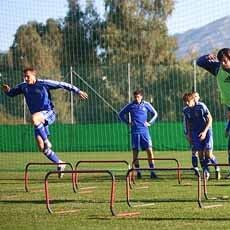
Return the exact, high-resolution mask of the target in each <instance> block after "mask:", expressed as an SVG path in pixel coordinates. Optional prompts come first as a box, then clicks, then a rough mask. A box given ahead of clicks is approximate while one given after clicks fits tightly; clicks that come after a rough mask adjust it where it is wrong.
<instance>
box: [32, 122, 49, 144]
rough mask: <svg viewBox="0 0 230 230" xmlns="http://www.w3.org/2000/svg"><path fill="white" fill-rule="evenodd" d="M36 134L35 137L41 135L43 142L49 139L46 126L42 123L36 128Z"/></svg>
mask: <svg viewBox="0 0 230 230" xmlns="http://www.w3.org/2000/svg"><path fill="white" fill-rule="evenodd" d="M34 133H35V136H38V135H39V136H40V137H41V138H42V140H43V141H45V140H47V139H48V137H47V129H46V128H45V127H44V125H43V124H42V123H40V124H39V125H35V126H34Z"/></svg>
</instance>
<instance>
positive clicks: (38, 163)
mask: <svg viewBox="0 0 230 230" xmlns="http://www.w3.org/2000/svg"><path fill="white" fill-rule="evenodd" d="M63 164H65V165H68V166H69V167H70V168H71V170H73V166H72V164H71V163H68V162H63V163H52V162H44V163H43V162H29V163H28V164H26V167H25V172H24V185H25V191H26V192H29V187H28V183H29V168H30V166H32V165H55V166H57V165H63ZM59 173H60V172H59ZM72 185H73V190H74V191H75V187H74V175H72Z"/></svg>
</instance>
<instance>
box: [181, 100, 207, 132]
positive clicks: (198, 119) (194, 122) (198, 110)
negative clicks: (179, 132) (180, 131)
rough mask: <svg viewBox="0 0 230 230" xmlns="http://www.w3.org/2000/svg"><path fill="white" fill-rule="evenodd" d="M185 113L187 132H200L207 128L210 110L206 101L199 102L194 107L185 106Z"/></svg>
mask: <svg viewBox="0 0 230 230" xmlns="http://www.w3.org/2000/svg"><path fill="white" fill-rule="evenodd" d="M183 113H184V119H185V124H184V125H185V127H184V128H185V134H188V132H189V131H191V132H192V133H195V134H199V133H200V132H202V131H203V130H204V129H205V127H206V125H207V122H208V114H209V110H208V108H207V106H206V105H205V104H204V103H202V102H197V103H196V104H195V106H193V107H189V106H185V107H184V108H183ZM210 129H211V128H210Z"/></svg>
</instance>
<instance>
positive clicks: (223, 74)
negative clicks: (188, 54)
mask: <svg viewBox="0 0 230 230" xmlns="http://www.w3.org/2000/svg"><path fill="white" fill-rule="evenodd" d="M197 65H198V66H200V67H202V68H203V69H205V70H207V71H208V72H209V73H211V74H212V75H213V76H215V77H216V79H217V85H218V89H219V91H220V98H221V103H222V104H224V105H227V108H228V113H227V125H226V129H225V136H226V137H228V163H229V164H230V136H229V135H230V48H223V49H220V50H219V51H218V53H217V55H215V54H206V55H203V56H201V57H199V58H198V59H197ZM225 178H226V179H230V173H229V174H228V175H227V176H226V177H225Z"/></svg>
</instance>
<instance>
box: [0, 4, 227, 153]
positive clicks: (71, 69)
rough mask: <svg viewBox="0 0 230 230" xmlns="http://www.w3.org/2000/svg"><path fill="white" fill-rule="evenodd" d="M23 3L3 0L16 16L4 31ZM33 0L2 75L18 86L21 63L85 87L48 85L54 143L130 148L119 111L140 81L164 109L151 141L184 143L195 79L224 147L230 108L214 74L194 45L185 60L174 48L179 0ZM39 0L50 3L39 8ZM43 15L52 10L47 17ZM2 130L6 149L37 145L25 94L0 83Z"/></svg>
mask: <svg viewBox="0 0 230 230" xmlns="http://www.w3.org/2000/svg"><path fill="white" fill-rule="evenodd" d="M25 2H26V0H25ZM18 4H19V1H16V0H15V1H11V2H10V3H4V8H3V9H4V11H5V14H7V15H8V14H9V15H11V17H12V21H10V20H9V21H6V22H5V23H4V24H5V27H3V30H4V31H5V33H10V32H9V30H8V27H11V26H12V23H13V20H15V19H17V18H14V17H13V12H14V11H15V14H16V15H18V12H17V7H18ZM21 4H22V3H21ZM33 4H34V6H33V8H28V7H25V8H24V9H23V10H21V11H20V14H23V15H30V14H31V12H32V14H33V18H32V19H30V20H27V21H24V22H23V23H21V24H19V25H18V27H17V28H16V30H15V31H14V39H13V41H12V43H11V44H10V45H9V49H7V51H5V52H1V53H0V73H1V84H3V83H7V84H8V85H10V86H15V85H16V84H18V83H20V82H21V81H22V70H23V68H25V67H28V66H33V67H35V68H36V69H37V71H38V74H39V78H42V79H52V80H58V81H65V82H68V83H71V84H73V85H76V86H77V87H79V88H80V89H82V90H84V91H86V92H87V93H88V94H89V99H88V100H87V101H81V100H80V99H79V97H77V95H74V94H71V93H69V92H66V91H63V90H55V91H52V92H51V94H52V98H53V102H54V105H55V110H56V111H57V114H58V116H57V121H56V123H55V124H54V125H52V126H51V138H52V142H53V143H54V146H55V149H57V151H59V152H60V151H61V152H74V151H127V150H129V149H130V141H129V140H130V138H129V135H130V133H129V129H128V127H126V125H125V124H122V123H121V122H120V121H119V119H118V116H117V112H118V111H120V109H121V108H122V107H123V106H124V105H126V104H127V103H128V102H130V100H132V93H133V91H134V90H135V89H137V88H142V89H143V90H144V99H145V100H147V101H149V102H151V103H152V105H153V106H154V108H155V109H156V110H157V112H158V119H157V121H156V123H155V124H154V125H153V126H152V127H151V128H150V132H151V135H152V139H153V141H154V148H155V149H156V150H174V151H181V150H188V144H187V142H186V140H185V138H184V134H183V126H182V109H183V106H184V105H183V102H182V96H183V94H184V93H185V92H190V91H191V90H192V88H194V86H195V87H196V90H197V91H198V92H199V93H200V96H201V99H202V101H204V102H205V103H206V104H207V106H208V108H209V109H210V111H211V114H212V115H213V120H214V124H213V129H214V138H215V142H214V143H215V149H218V150H223V149H225V148H226V139H225V138H224V137H223V135H222V133H223V130H224V126H225V112H226V111H225V110H226V108H225V107H224V106H222V105H221V104H220V98H219V92H218V91H217V82H216V80H215V78H214V77H211V76H210V74H209V73H207V72H205V71H203V70H201V69H199V68H197V67H196V66H195V65H194V59H195V58H196V57H197V56H194V54H191V55H190V56H189V57H187V58H186V60H184V59H183V60H177V58H176V53H175V50H176V47H177V43H176V40H175V37H173V36H171V35H169V34H168V29H167V24H166V20H167V18H168V17H169V15H170V14H171V13H172V12H173V5H174V1H136V0H135V1H128V0H124V1H114V0H105V1H101V4H102V6H103V12H101V11H100V10H98V8H97V7H98V6H97V5H98V2H96V1H86V2H85V3H84V2H83V1H77V0H69V1H67V0H66V1H64V0H63V1H61V0H60V1H55V3H54V1H39V2H36V3H33ZM41 6H44V7H45V8H46V9H47V10H46V11H43V12H42V13H41V12H40V11H39V10H38V9H40V7H41ZM31 7H32V6H31ZM35 8H37V10H35ZM60 8H61V9H62V10H63V11H64V13H63V12H62V13H63V15H60V14H61V12H60ZM49 9H52V12H51V11H50V10H49ZM12 10H13V11H12ZM209 11H210V13H211V12H212V11H215V9H214V8H213V9H212V8H210V9H209ZM55 13H56V14H55ZM41 15H43V17H44V18H46V20H45V21H43V22H41V21H42V20H43V19H41ZM39 20H41V21H39ZM183 20H184V19H183V17H181V18H180V21H178V24H177V25H175V26H178V25H180V24H181V23H183ZM3 45H4V43H3ZM0 49H1V50H3V48H1V47H0ZM194 84H195V85H194ZM0 135H1V143H0V151H1V152H36V151H38V150H37V147H36V145H35V141H34V137H33V127H32V125H31V124H30V113H29V112H28V109H27V107H26V105H25V101H24V98H23V96H22V95H20V96H17V97H14V98H9V97H7V96H6V95H5V94H4V93H3V92H2V91H1V95H0ZM25 143H26V144H25Z"/></svg>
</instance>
